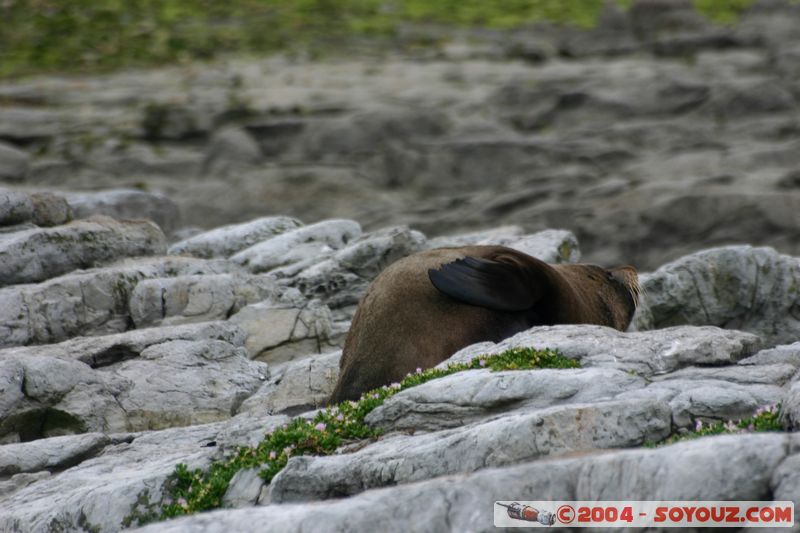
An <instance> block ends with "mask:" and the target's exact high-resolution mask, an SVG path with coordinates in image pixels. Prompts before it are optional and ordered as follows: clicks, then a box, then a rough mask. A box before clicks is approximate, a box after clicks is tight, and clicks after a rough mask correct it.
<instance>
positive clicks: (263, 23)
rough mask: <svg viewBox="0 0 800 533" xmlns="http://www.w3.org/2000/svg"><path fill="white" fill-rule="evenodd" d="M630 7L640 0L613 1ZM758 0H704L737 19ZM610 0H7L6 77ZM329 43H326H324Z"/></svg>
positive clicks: (534, 17) (512, 22) (533, 17)
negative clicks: (225, 0)
mask: <svg viewBox="0 0 800 533" xmlns="http://www.w3.org/2000/svg"><path fill="white" fill-rule="evenodd" d="M612 1H616V2H617V3H618V4H620V5H622V6H623V7H627V6H629V5H630V4H631V2H632V1H633V0H612ZM752 1H753V0H694V2H695V6H696V8H697V9H698V10H700V11H701V12H702V13H704V14H706V15H707V16H708V17H709V18H711V19H712V20H716V21H718V22H723V23H729V22H732V21H734V20H735V19H736V17H737V16H738V14H739V13H740V12H741V11H742V10H743V9H745V8H746V7H747V6H748V5H749V4H751V3H752ZM603 3H604V0H570V1H564V0H493V1H486V0H229V1H227V2H219V1H216V0H102V1H97V0H4V1H2V2H0V21H1V22H0V76H5V77H8V76H16V75H24V74H31V73H41V72H52V71H66V72H93V71H102V70H111V69H118V68H122V67H130V66H146V65H156V64H169V63H176V62H183V61H195V60H203V59H210V58H213V57H216V56H219V55H220V54H226V53H269V52H274V51H278V50H286V49H293V48H298V47H299V48H307V47H314V46H316V47H317V48H318V49H330V45H331V43H332V42H341V41H342V40H346V39H350V38H353V37H356V38H360V37H370V36H383V37H391V36H392V35H394V34H395V32H396V31H397V29H398V27H400V26H401V25H403V24H408V23H419V22H425V23H436V24H442V25H448V26H462V27H463V26H467V27H491V28H513V27H519V26H522V25H525V24H529V23H531V22H537V21H553V22H557V23H563V24H570V25H576V26H582V27H590V26H592V25H593V24H595V22H596V20H597V16H598V14H599V12H600V10H601V8H602V6H603ZM320 45H322V46H320Z"/></svg>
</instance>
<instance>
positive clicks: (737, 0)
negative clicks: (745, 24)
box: [694, 0, 754, 24]
mask: <svg viewBox="0 0 800 533" xmlns="http://www.w3.org/2000/svg"><path fill="white" fill-rule="evenodd" d="M753 1H754V0H724V1H720V0H694V8H695V9H696V10H698V11H699V12H700V13H703V14H704V15H705V16H706V17H708V18H709V19H711V20H713V21H714V22H716V23H717V24H733V23H734V22H736V21H737V20H738V19H739V15H741V13H742V11H744V10H745V9H747V8H748V7H750V5H751V4H752V3H753Z"/></svg>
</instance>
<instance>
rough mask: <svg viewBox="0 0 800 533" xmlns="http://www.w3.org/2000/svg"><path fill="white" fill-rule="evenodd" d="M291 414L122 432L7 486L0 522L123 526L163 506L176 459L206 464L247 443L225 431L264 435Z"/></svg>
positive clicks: (71, 527) (22, 527)
mask: <svg viewBox="0 0 800 533" xmlns="http://www.w3.org/2000/svg"><path fill="white" fill-rule="evenodd" d="M285 422H286V418H285V417H266V418H265V417H260V418H258V419H255V420H254V419H250V420H247V421H246V420H241V419H232V420H229V421H226V422H217V423H213V424H205V425H200V426H193V427H187V428H174V429H166V430H162V431H152V432H144V433H138V434H129V435H127V436H125V435H121V436H118V437H115V439H114V440H115V442H113V443H111V444H109V445H107V446H106V447H105V449H104V450H103V453H102V454H99V455H97V456H96V457H93V458H90V459H88V460H85V461H83V462H81V463H80V464H78V465H76V466H73V467H71V468H68V469H66V470H64V471H63V472H58V473H54V474H53V475H49V476H41V475H40V476H38V477H39V479H38V480H34V481H31V482H30V483H29V484H28V485H27V486H23V487H21V488H17V489H16V490H14V491H12V492H10V493H6V494H0V530H3V531H31V532H37V533H38V532H45V531H52V529H53V527H58V528H62V529H63V530H66V531H85V530H87V529H91V530H95V531H119V530H120V529H122V528H124V527H128V526H131V525H136V524H137V520H138V519H139V518H141V517H144V516H146V515H147V514H149V513H152V512H154V511H156V510H157V509H158V507H157V503H158V502H159V501H160V500H161V497H162V494H163V492H162V491H163V485H164V482H165V480H166V479H167V477H168V476H169V475H170V474H172V472H173V471H174V470H175V465H176V464H178V463H183V464H185V465H187V467H188V468H190V469H194V468H201V467H206V466H207V465H208V464H209V462H210V461H211V460H214V459H219V458H220V456H221V452H222V451H224V449H225V447H227V446H229V447H233V446H235V445H238V444H244V443H245V442H242V441H239V442H228V443H227V444H224V443H223V441H224V435H230V434H235V433H237V432H240V433H241V430H244V431H245V432H246V433H247V432H252V431H253V429H254V428H253V426H257V427H258V429H257V431H258V432H259V433H261V435H263V433H264V432H266V431H269V430H271V429H274V428H275V427H277V426H278V425H280V424H283V423H285ZM242 435H244V433H243V434H242ZM34 444H36V443H25V444H23V445H21V446H32V445H34Z"/></svg>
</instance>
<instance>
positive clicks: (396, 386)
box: [389, 381, 400, 389]
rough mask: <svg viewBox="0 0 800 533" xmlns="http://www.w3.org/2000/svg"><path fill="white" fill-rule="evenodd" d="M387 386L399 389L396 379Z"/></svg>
mask: <svg viewBox="0 0 800 533" xmlns="http://www.w3.org/2000/svg"><path fill="white" fill-rule="evenodd" d="M389 388H390V389H399V388H400V384H399V383H398V382H396V381H395V382H394V383H392V384H391V385H389Z"/></svg>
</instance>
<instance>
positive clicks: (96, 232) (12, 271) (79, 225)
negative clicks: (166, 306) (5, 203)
mask: <svg viewBox="0 0 800 533" xmlns="http://www.w3.org/2000/svg"><path fill="white" fill-rule="evenodd" d="M164 252H166V240H165V238H164V234H163V233H162V232H161V230H160V229H159V228H158V227H157V226H155V225H154V224H152V223H150V222H118V221H116V220H113V219H111V218H108V217H104V216H98V217H94V218H91V219H88V220H78V221H74V222H72V223H70V224H67V225H66V226H60V227H57V228H51V229H38V228H37V229H30V230H23V231H19V232H16V233H10V234H4V235H0V280H2V284H3V285H12V284H18V283H31V282H37V281H44V280H46V279H50V278H53V277H56V276H59V275H61V274H65V273H67V272H70V271H73V270H77V269H81V268H88V267H92V266H95V265H96V264H98V263H104V262H109V261H113V260H115V259H119V258H122V257H132V256H146V255H156V254H162V253H164Z"/></svg>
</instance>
